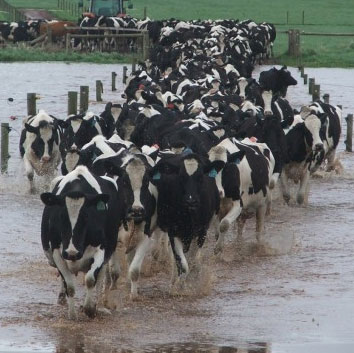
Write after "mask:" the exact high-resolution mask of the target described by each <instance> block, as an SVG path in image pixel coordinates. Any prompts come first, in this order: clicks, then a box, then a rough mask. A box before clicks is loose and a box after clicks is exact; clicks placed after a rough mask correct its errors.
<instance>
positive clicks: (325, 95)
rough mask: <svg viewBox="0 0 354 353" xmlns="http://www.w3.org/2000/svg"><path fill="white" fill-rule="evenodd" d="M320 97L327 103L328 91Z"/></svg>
mask: <svg viewBox="0 0 354 353" xmlns="http://www.w3.org/2000/svg"><path fill="white" fill-rule="evenodd" d="M322 98H323V101H324V102H325V103H327V104H329V94H328V93H325V94H324V95H323V96H322Z"/></svg>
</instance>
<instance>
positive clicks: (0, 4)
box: [0, 0, 26, 22]
mask: <svg viewBox="0 0 354 353" xmlns="http://www.w3.org/2000/svg"><path fill="white" fill-rule="evenodd" d="M0 10H1V11H3V12H5V13H7V19H8V21H14V22H18V21H22V20H25V19H26V17H25V16H24V14H23V13H22V12H20V11H19V10H17V8H16V7H14V6H12V5H10V4H9V3H8V2H7V1H5V0H0Z"/></svg>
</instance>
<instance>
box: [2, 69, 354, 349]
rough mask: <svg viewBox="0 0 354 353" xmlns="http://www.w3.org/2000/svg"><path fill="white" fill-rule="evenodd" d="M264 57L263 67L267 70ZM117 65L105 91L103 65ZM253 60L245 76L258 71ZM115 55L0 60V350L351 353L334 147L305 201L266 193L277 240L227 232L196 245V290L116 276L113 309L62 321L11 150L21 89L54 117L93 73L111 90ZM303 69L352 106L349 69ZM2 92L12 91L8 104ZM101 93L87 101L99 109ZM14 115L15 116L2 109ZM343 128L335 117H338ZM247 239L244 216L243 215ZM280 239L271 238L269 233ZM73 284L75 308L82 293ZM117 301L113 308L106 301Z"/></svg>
mask: <svg viewBox="0 0 354 353" xmlns="http://www.w3.org/2000/svg"><path fill="white" fill-rule="evenodd" d="M268 68H269V67H264V66H263V67H262V70H267V69H268ZM112 71H115V72H117V73H118V77H117V91H116V92H111V90H110V87H111V81H110V80H111V72H112ZM259 71H260V70H259V69H258V70H257V71H255V73H254V77H255V78H258V76H259ZM290 71H291V72H292V73H293V76H295V77H296V79H297V80H298V85H297V86H296V87H290V88H289V91H288V97H287V98H288V100H289V101H290V103H291V104H292V106H293V107H294V108H297V109H299V108H300V107H301V105H305V104H308V103H310V101H311V97H310V96H309V95H308V92H307V91H308V86H305V85H303V82H302V79H301V78H300V76H299V72H298V70H297V69H294V68H290ZM121 73H122V66H121V65H93V64H64V63H40V64H39V63H30V64H29V63H25V64H18V63H14V64H0V78H1V82H2V83H3V84H2V85H1V87H0V108H1V109H0V122H10V126H11V128H12V131H11V133H10V155H11V158H10V162H9V171H8V174H7V175H3V176H1V177H0V208H1V212H0V244H1V246H0V255H1V256H0V287H1V295H0V318H1V319H0V325H1V326H0V352H52V351H57V352H96V351H97V352H224V353H226V352H227V353H230V352H246V351H247V350H246V349H247V348H249V349H250V351H252V352H259V353H265V352H272V353H283V352H289V353H300V352H301V353H302V352H314V353H317V352H321V353H323V352H333V351H341V352H352V351H354V346H353V343H354V339H353V336H352V327H354V284H353V283H354V281H353V279H354V261H353V253H354V243H353V241H352V237H353V233H352V229H353V226H354V219H353V210H354V206H353V201H352V199H353V198H352V195H351V192H350V190H351V189H352V188H353V185H354V177H353V172H354V158H353V156H352V155H351V154H346V153H344V152H343V150H344V144H343V140H344V138H343V137H342V139H341V142H340V146H339V151H341V161H342V163H343V165H344V167H345V171H344V174H343V175H339V176H338V175H335V174H331V175H330V176H327V177H324V178H322V179H316V180H312V181H311V194H310V198H309V206H308V207H307V208H302V207H297V206H295V205H291V206H290V207H287V206H284V205H283V204H282V202H281V200H278V201H276V202H275V203H274V207H273V214H272V216H271V217H269V218H268V220H267V222H266V228H267V234H266V237H267V236H268V237H269V238H271V236H272V235H274V234H283V235H284V237H283V239H280V240H281V241H283V242H284V243H286V240H287V239H291V240H292V241H291V243H289V244H290V245H288V246H284V247H285V248H286V251H278V252H275V253H276V254H277V255H278V256H257V254H256V253H255V252H251V253H244V252H242V251H240V249H238V248H237V247H235V246H233V245H232V244H233V240H232V239H231V238H232V232H233V231H231V232H230V237H229V238H230V239H229V242H228V243H227V244H226V246H227V247H228V253H227V254H226V255H227V256H226V257H225V259H224V260H218V259H215V258H214V256H213V255H212V253H213V252H212V246H213V244H214V243H213V239H212V237H209V244H208V246H209V247H208V246H207V248H206V251H205V257H206V259H207V260H206V261H207V262H208V264H209V268H210V271H211V272H212V276H213V285H212V288H211V289H210V291H209V294H208V295H206V296H171V295H170V294H169V274H168V271H160V272H159V273H158V275H156V274H155V275H154V272H153V271H152V273H153V275H152V276H149V275H148V271H146V272H147V273H146V275H145V276H144V277H143V278H142V279H141V286H140V288H141V290H140V294H141V296H140V299H138V300H137V301H136V302H131V301H130V300H129V299H128V294H127V293H128V291H127V288H126V286H125V283H124V279H122V283H121V285H120V287H119V290H118V291H116V293H113V295H114V296H115V300H116V303H115V306H114V307H113V308H112V309H113V310H112V313H111V314H110V315H109V314H107V313H99V314H98V317H97V318H96V319H94V320H89V319H87V318H86V317H85V316H84V315H83V314H82V313H80V315H79V321H78V322H69V321H68V320H67V312H66V308H61V307H59V306H58V305H56V299H57V294H58V291H59V283H58V278H57V275H56V271H55V270H53V269H52V268H50V267H49V266H48V264H47V263H46V260H45V257H44V255H43V253H42V250H41V244H40V221H41V212H42V210H43V206H42V204H41V202H40V200H39V195H38V194H37V195H29V194H28V193H27V188H26V183H25V178H24V176H23V166H22V162H21V159H20V156H19V152H18V143H19V139H20V131H21V124H22V123H21V121H22V118H24V117H25V116H26V110H27V103H26V95H27V93H30V92H33V93H37V94H38V95H39V97H40V99H39V100H38V101H37V109H44V110H46V111H47V112H48V113H49V114H52V115H54V116H56V117H58V118H60V119H65V118H66V116H67V92H68V91H79V86H80V85H89V86H90V99H91V100H92V99H93V97H95V81H96V80H102V82H103V86H104V93H103V99H104V101H113V102H119V101H121V98H120V95H121V93H122V91H123V86H122V83H121V82H122V77H121ZM306 73H307V74H308V75H309V77H315V78H316V83H319V84H321V90H322V93H329V94H330V99H331V103H332V104H342V105H343V116H346V115H347V114H348V113H354V99H353V97H354V87H353V82H354V70H345V69H307V70H306ZM8 98H13V99H14V101H13V102H12V103H11V102H9V101H8ZM104 105H105V104H104V103H99V104H98V103H95V102H91V103H90V108H89V110H91V111H93V112H95V113H100V112H102V111H103V110H104ZM11 116H14V117H15V118H16V120H11V119H10V117H11ZM343 123H344V126H343V130H344V131H345V122H344V120H343ZM245 233H246V238H248V241H249V243H250V244H251V243H252V241H253V242H254V239H253V237H254V224H253V222H249V224H248V225H247V226H246V232H245ZM278 239H279V238H278ZM81 283H82V279H81V277H79V278H78V279H77V284H78V287H79V290H78V293H77V295H76V297H77V301H76V305H77V307H78V306H79V305H80V304H82V301H83V292H82V289H80V288H81V287H82V286H81ZM114 308H116V311H115V310H114Z"/></svg>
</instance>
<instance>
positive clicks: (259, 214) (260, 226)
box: [256, 205, 267, 242]
mask: <svg viewBox="0 0 354 353" xmlns="http://www.w3.org/2000/svg"><path fill="white" fill-rule="evenodd" d="M266 210H267V207H266V206H265V205H263V206H260V207H258V208H257V211H256V238H257V241H258V242H260V241H261V235H262V233H263V232H264V218H265V214H266Z"/></svg>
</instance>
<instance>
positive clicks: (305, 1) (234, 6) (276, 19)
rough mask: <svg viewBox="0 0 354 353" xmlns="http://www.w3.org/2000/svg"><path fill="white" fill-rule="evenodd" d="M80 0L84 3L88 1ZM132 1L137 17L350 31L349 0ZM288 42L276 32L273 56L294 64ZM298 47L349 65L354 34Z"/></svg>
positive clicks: (318, 61) (324, 60) (52, 5)
mask: <svg viewBox="0 0 354 353" xmlns="http://www.w3.org/2000/svg"><path fill="white" fill-rule="evenodd" d="M7 1H8V2H9V3H10V4H12V5H14V6H16V7H21V8H28V7H30V8H45V9H49V10H50V11H52V12H53V14H55V15H56V16H57V17H59V18H68V19H73V18H72V16H71V15H70V14H68V13H65V12H63V11H58V8H57V4H58V1H57V0H33V1H29V0H7ZM71 1H73V2H77V0H71ZM85 2H86V4H87V3H88V0H85ZM132 3H133V5H134V7H133V9H131V10H129V14H131V15H132V16H134V17H138V18H139V17H142V16H143V13H144V7H146V8H147V15H148V16H149V17H150V18H152V19H164V18H171V17H174V18H179V19H198V18H200V19H208V18H211V19H217V18H237V19H240V20H243V19H248V18H252V19H253V20H255V21H257V22H262V21H267V22H271V23H275V24H276V28H277V30H278V31H279V32H280V31H286V30H287V29H290V28H299V29H300V30H303V31H308V32H309V31H311V32H322V33H325V32H328V33H353V34H354V4H353V1H352V0H337V1H333V0H298V1H293V0H237V1H236V0H217V1H216V0H213V1H211V0H193V1H190V0H178V1H171V0H132ZM29 4H30V5H29ZM303 15H304V23H305V25H303V24H302V22H303ZM0 16H1V13H0ZM0 18H1V17H0ZM287 46H288V38H287V35H286V34H281V33H279V34H278V37H277V40H276V43H275V46H274V54H275V57H276V59H277V60H278V61H280V62H281V63H285V64H288V65H290V64H293V65H294V64H299V63H298V62H295V61H294V59H292V58H289V57H287V55H286V52H287ZM301 48H302V57H301V60H302V64H304V65H305V66H328V67H354V36H353V37H317V36H316V37H312V36H311V37H310V36H301Z"/></svg>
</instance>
